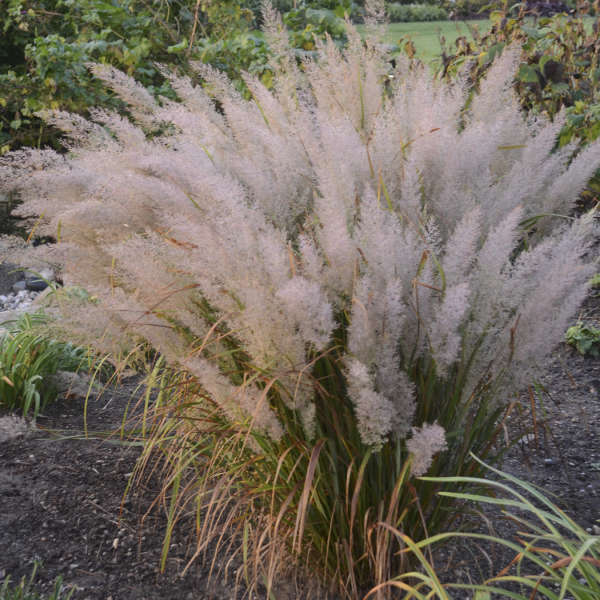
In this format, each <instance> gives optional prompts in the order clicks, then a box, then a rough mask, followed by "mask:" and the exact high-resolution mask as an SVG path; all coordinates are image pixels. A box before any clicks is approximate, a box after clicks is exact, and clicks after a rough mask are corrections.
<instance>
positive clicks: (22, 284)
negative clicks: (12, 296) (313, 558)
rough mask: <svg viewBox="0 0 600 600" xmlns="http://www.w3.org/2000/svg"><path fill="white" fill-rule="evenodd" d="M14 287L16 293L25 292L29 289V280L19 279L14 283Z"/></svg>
mask: <svg viewBox="0 0 600 600" xmlns="http://www.w3.org/2000/svg"><path fill="white" fill-rule="evenodd" d="M12 289H13V292H15V293H16V294H18V293H19V292H23V291H25V290H26V289H27V282H26V281H25V280H22V281H17V282H16V283H13V286H12Z"/></svg>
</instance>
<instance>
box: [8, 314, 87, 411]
mask: <svg viewBox="0 0 600 600" xmlns="http://www.w3.org/2000/svg"><path fill="white" fill-rule="evenodd" d="M45 321H46V319H45V318H44V317H42V316H41V315H33V316H30V315H27V314H26V315H23V316H22V317H20V318H19V319H18V320H17V321H16V322H14V323H12V324H8V325H9V329H8V331H6V332H5V333H4V334H3V335H0V407H1V408H3V409H7V410H10V411H14V410H19V411H21V412H22V413H23V416H26V415H31V416H32V417H33V418H36V417H37V415H38V414H39V413H40V411H41V410H42V408H43V407H44V405H45V404H46V403H48V402H49V401H51V400H53V399H54V398H55V397H56V393H57V390H56V389H55V388H54V386H53V385H52V382H51V379H50V378H51V376H52V375H54V374H56V372H57V371H58V370H61V371H76V370H78V369H79V368H80V367H81V366H82V365H83V364H84V362H85V359H86V351H85V350H84V349H82V348H77V347H74V346H73V345H72V344H69V343H63V342H59V341H57V340H53V339H51V338H49V337H48V336H46V335H44V334H43V333H41V332H40V328H39V327H40V325H41V324H43V323H44V322H45ZM5 326H6V324H5Z"/></svg>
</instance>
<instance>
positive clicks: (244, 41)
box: [196, 32, 273, 92]
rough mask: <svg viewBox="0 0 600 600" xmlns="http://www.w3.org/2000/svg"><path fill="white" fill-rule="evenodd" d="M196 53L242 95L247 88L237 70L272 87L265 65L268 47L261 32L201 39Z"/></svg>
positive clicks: (267, 60) (267, 59)
mask: <svg viewBox="0 0 600 600" xmlns="http://www.w3.org/2000/svg"><path fill="white" fill-rule="evenodd" d="M196 51H197V54H198V57H199V58H200V60H202V61H203V62H206V63H209V64H211V65H212V66H214V67H216V68H218V69H219V70H221V71H223V72H225V73H227V75H228V76H229V78H230V79H231V80H233V81H235V84H236V87H237V88H238V90H239V91H241V92H244V91H245V89H246V88H245V86H244V84H243V82H242V80H241V79H240V71H245V72H247V73H251V74H252V75H255V76H256V77H258V78H259V79H260V80H261V81H262V83H263V84H264V85H265V86H267V87H270V86H271V79H272V77H273V75H272V72H271V69H270V68H269V66H268V62H269V48H268V45H267V42H266V41H265V39H264V37H263V36H262V35H261V34H260V33H257V32H246V33H240V34H238V35H235V36H230V37H224V38H221V39H217V40H214V41H213V40H210V39H202V40H200V41H199V42H198V45H197V46H196Z"/></svg>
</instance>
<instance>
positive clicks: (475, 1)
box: [441, 0, 503, 19]
mask: <svg viewBox="0 0 600 600" xmlns="http://www.w3.org/2000/svg"><path fill="white" fill-rule="evenodd" d="M441 4H442V6H443V7H444V8H445V9H446V10H447V11H448V14H449V16H450V18H452V19H457V18H458V19H473V18H478V17H485V16H487V14H488V13H489V12H490V10H494V9H496V8H499V7H501V6H502V5H503V2H501V1H500V0H454V1H453V0H445V1H444V2H442V3H441Z"/></svg>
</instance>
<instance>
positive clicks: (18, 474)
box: [0, 385, 236, 600]
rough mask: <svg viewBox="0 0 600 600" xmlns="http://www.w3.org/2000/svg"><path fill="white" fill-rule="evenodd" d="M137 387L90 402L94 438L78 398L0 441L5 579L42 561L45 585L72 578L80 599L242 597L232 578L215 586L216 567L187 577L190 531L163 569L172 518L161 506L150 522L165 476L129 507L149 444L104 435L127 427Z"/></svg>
mask: <svg viewBox="0 0 600 600" xmlns="http://www.w3.org/2000/svg"><path fill="white" fill-rule="evenodd" d="M132 391H133V386H132V385H123V386H122V387H120V388H119V389H117V390H113V391H107V392H105V393H104V394H103V395H102V397H101V398H100V399H92V400H90V402H89V404H88V407H87V411H88V414H87V425H88V432H89V437H88V439H85V438H84V437H83V433H82V429H83V416H82V415H83V408H84V406H83V405H84V400H83V399H82V398H78V399H72V400H63V401H61V402H58V403H56V404H54V405H53V406H52V407H50V408H49V409H48V410H47V411H46V413H45V415H44V417H40V418H39V419H38V421H37V429H35V430H34V431H32V432H31V433H29V434H27V435H25V436H21V437H18V438H16V439H11V440H8V441H4V442H0V581H1V580H2V578H3V576H6V575H10V576H11V579H12V580H17V579H19V578H21V577H23V576H29V575H30V573H31V571H32V568H33V565H34V563H35V562H36V561H40V562H41V563H42V566H41V568H40V569H39V570H38V576H37V578H36V580H37V584H36V588H37V590H39V591H40V592H46V591H48V590H49V589H51V588H52V587H53V582H54V580H55V578H56V577H58V576H62V578H63V581H64V582H65V583H66V584H67V585H68V586H69V587H74V588H75V590H76V591H75V594H74V596H73V598H80V599H89V600H92V599H94V600H96V599H98V600H100V599H102V600H108V599H109V598H112V600H125V599H127V600H142V599H144V600H152V599H173V600H175V599H177V600H184V599H187V598H190V599H191V598H194V600H204V599H206V600H208V599H215V600H216V599H219V600H223V599H225V598H227V599H229V598H232V599H233V598H235V597H236V595H235V594H234V591H233V586H232V585H221V584H220V583H219V582H218V581H213V582H212V583H211V585H210V586H209V585H208V577H207V574H208V568H205V567H202V565H201V564H200V563H196V564H195V565H194V567H193V568H191V569H190V570H189V571H188V574H187V575H186V577H184V578H182V577H180V576H179V573H180V571H181V570H182V568H183V566H184V565H185V564H186V562H187V556H188V554H189V552H188V548H187V544H186V543H185V542H186V540H187V536H184V535H183V534H182V532H181V531H180V530H176V531H175V535H174V536H173V539H172V540H171V551H170V554H169V558H168V561H167V568H166V572H165V573H160V569H159V565H160V558H161V548H162V541H163V535H164V519H163V518H162V517H161V515H160V513H158V512H157V511H155V512H154V513H153V514H151V515H149V516H147V517H146V518H145V519H142V517H143V516H144V513H145V512H146V511H147V509H148V507H149V506H150V505H151V504H152V501H153V500H154V498H155V495H156V489H158V484H159V482H156V481H155V482H154V485H153V487H155V488H156V489H148V488H141V489H138V490H137V491H136V493H135V494H134V495H133V496H132V497H131V498H128V499H127V501H126V502H125V503H124V504H123V493H124V491H125V487H126V484H127V481H128V478H129V476H130V474H131V472H132V470H133V468H134V465H135V462H136V459H137V457H138V456H139V453H140V450H139V448H138V447H136V446H126V445H123V444H122V443H121V442H120V440H119V439H118V437H113V438H109V439H103V438H106V432H110V431H113V430H116V429H118V428H119V427H120V424H121V420H122V418H123V414H124V410H125V407H126V405H127V402H128V400H129V398H130V395H131V392H132ZM150 485H152V484H150Z"/></svg>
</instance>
